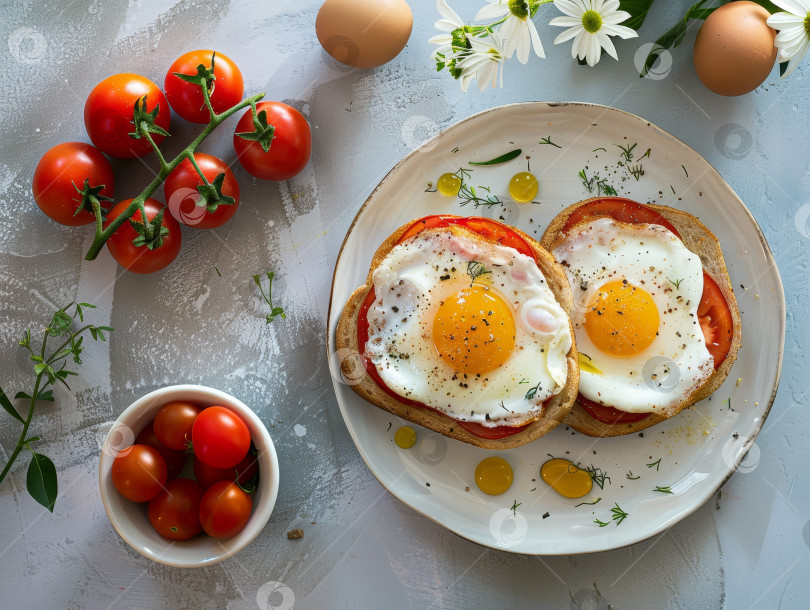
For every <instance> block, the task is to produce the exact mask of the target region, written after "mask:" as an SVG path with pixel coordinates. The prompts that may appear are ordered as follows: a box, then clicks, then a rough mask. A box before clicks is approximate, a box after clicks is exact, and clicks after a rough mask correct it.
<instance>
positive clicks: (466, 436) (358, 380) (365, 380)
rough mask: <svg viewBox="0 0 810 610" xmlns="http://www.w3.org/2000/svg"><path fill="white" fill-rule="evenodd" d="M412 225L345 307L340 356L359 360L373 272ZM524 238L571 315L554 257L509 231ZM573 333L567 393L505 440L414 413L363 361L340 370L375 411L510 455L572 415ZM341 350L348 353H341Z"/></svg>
mask: <svg viewBox="0 0 810 610" xmlns="http://www.w3.org/2000/svg"><path fill="white" fill-rule="evenodd" d="M412 225H413V222H409V223H407V224H406V225H403V226H402V227H400V228H399V229H397V230H396V231H394V232H393V233H392V234H391V235H390V236H389V237H388V239H386V240H385V241H384V242H383V243H382V245H381V246H380V247H379V248H378V249H377V252H376V253H375V254H374V257H373V259H372V261H371V266H370V270H369V273H368V276H367V278H366V283H365V284H364V285H363V286H360V287H359V288H357V290H355V291H354V293H352V295H351V296H350V297H349V300H348V302H347V303H346V306H345V307H344V309H343V312H342V314H341V316H340V319H339V320H338V325H337V330H336V333H335V346H336V348H337V350H338V353H344V354H357V353H358V340H357V323H358V313H359V311H360V308H361V305H362V303H363V301H364V300H365V298H366V296H367V295H368V293H369V291H370V290H371V289H372V288H373V287H374V282H373V280H372V275H373V273H374V270H375V269H376V268H377V267H378V266H379V265H380V263H381V262H382V261H383V259H384V258H385V257H386V256H387V255H388V253H389V252H390V251H391V249H392V248H393V247H394V246H395V245H396V243H397V241H398V240H399V238H400V237H401V236H402V234H403V233H404V232H405V231H406V230H407V229H408V228H409V227H410V226H412ZM509 229H510V230H512V231H514V232H515V233H517V234H518V235H520V237H522V238H523V239H524V240H525V241H526V243H527V244H528V245H529V246H530V247H531V248H532V250H533V251H534V255H535V259H536V260H537V263H538V267H539V268H540V270H541V271H542V272H543V275H544V276H545V278H546V281H547V283H548V286H549V288H550V289H551V291H552V292H553V293H554V296H555V298H556V299H557V302H558V303H559V304H560V306H561V307H562V308H563V310H564V311H565V312H566V314H569V313H570V311H571V305H572V297H571V289H570V287H569V285H568V280H567V278H566V276H565V272H564V270H563V268H562V267H561V266H560V265H559V264H557V262H556V261H555V260H554V257H553V256H551V254H549V253H548V252H547V251H546V250H545V249H544V248H542V247H541V246H540V244H539V243H538V242H537V241H536V240H535V239H533V238H532V237H530V236H529V235H527V234H525V233H523V232H522V231H519V230H518V229H515V228H514V227H509ZM448 230H451V231H453V232H454V233H456V234H466V235H474V236H475V237H476V238H477V239H484V238H483V237H482V236H480V235H478V234H475V233H473V232H471V231H470V230H469V229H466V228H464V227H462V226H459V225H453V226H452V227H449V228H448ZM568 327H569V332H570V333H571V342H572V343H571V349H570V350H569V352H568V354H567V364H568V378H567V380H566V384H565V387H563V389H562V390H561V391H560V393H558V394H557V395H556V396H553V397H552V398H551V399H550V400H548V401H547V403H546V405H545V406H544V407H543V410H542V412H541V414H540V415H539V416H538V419H536V420H535V421H533V422H531V423H530V424H528V426H527V427H526V428H524V429H523V430H521V431H520V432H518V433H517V434H513V435H512V436H508V437H506V438H501V439H486V438H482V437H479V436H476V435H475V434H472V433H471V432H469V431H467V430H466V429H464V428H463V427H461V426H460V425H459V422H458V421H457V420H455V419H452V418H450V417H447V416H444V415H441V414H439V413H436V412H434V411H431V410H428V409H424V408H419V407H412V406H409V405H407V404H405V403H403V402H400V401H399V400H397V399H396V398H394V397H392V396H391V395H389V394H388V393H386V392H385V391H384V390H383V389H382V388H380V386H378V385H377V383H376V382H375V381H374V380H373V379H372V377H371V376H370V375H369V374H368V373H367V372H366V369H365V365H364V358H357V357H354V358H343V359H342V361H341V363H340V366H341V370H342V372H343V374H344V376H345V377H346V378H347V379H351V380H352V381H353V382H354V383H353V385H352V386H351V388H352V389H353V390H354V391H355V392H356V393H357V394H359V395H360V396H362V397H363V398H364V399H366V400H367V401H368V402H370V403H371V404H372V405H375V406H376V407H379V408H380V409H383V410H385V411H388V412H390V413H392V414H393V415H396V416H397V417H401V418H402V419H405V420H407V421H410V422H413V423H415V424H418V425H420V426H423V427H425V428H429V429H430V430H434V431H436V432H439V433H441V434H443V435H444V436H447V437H450V438H454V439H458V440H460V441H463V442H465V443H469V444H471V445H475V446H477V447H483V448H486V449H512V448H514V447H520V446H521V445H524V444H526V443H528V442H530V441H533V440H535V439H537V438H539V437H541V436H543V435H544V434H546V433H547V432H548V431H550V430H551V429H553V428H554V427H556V426H557V425H559V424H560V423H561V422H562V421H563V420H564V419H565V417H566V416H567V415H568V413H569V411H570V410H571V407H572V405H573V403H574V400H575V399H576V396H577V390H578V388H579V364H578V356H577V351H576V340H575V338H574V329H573V327H572V326H571V323H570V320H569V323H568ZM341 350H346V351H343V352H341Z"/></svg>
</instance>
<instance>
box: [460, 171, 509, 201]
mask: <svg viewBox="0 0 810 610" xmlns="http://www.w3.org/2000/svg"><path fill="white" fill-rule="evenodd" d="M471 171H472V170H469V169H464V168H461V169H459V170H458V171H457V172H456V173H455V174H453V175H454V176H456V177H457V178H458V179H459V180H461V185H460V186H459V187H458V195H457V196H458V198H459V199H461V202H460V203H459V205H461V206H464V205H467V204H470V203H472V204H473V205H474V206H475V207H476V208H477V207H479V206H482V205H484V206H487V207H490V206H493V205H503V201H501V200H500V199H499V198H498V196H497V195H493V194H492V193H491V192H490V189H489V187H486V186H479V187H478V188H479V189H480V190H481V191H486V194H485V195H483V196H481V195H479V193H478V190H476V188H475V187H474V186H471V185H470V184H469V179H470V175H471V174H470V172H471Z"/></svg>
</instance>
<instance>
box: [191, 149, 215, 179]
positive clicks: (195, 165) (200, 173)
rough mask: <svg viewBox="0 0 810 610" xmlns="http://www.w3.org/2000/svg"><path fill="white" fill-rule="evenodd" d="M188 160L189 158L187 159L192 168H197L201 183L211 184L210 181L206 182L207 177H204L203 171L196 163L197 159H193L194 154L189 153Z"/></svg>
mask: <svg viewBox="0 0 810 610" xmlns="http://www.w3.org/2000/svg"><path fill="white" fill-rule="evenodd" d="M188 160H189V161H190V162H191V164H192V165H193V166H194V169H196V170H197V173H198V174H199V175H200V178H201V179H202V181H203V184H204V185H205V186H211V183H210V182H208V178H206V177H205V174H203V171H202V170H201V169H200V166H199V165H197V159H195V158H194V155H189V156H188Z"/></svg>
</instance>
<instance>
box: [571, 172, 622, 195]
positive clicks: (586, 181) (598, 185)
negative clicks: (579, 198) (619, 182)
mask: <svg viewBox="0 0 810 610" xmlns="http://www.w3.org/2000/svg"><path fill="white" fill-rule="evenodd" d="M579 177H580V178H582V184H583V186H584V187H585V188H586V189H588V192H589V193H593V191H594V189H595V190H596V194H597V196H598V195H601V194H603V193H604V194H605V195H609V196H611V197H615V196H616V195H618V194H619V193H618V192H617V191H616V189H615V188H613V187H612V186H610V185H609V184H608V183H607V179H605V178H601V177H600V176H599V173H598V172H597V173H595V174H594V175H593V176H591V177H590V178H588V174H587V173H586V172H585V170H584V169H581V170H579Z"/></svg>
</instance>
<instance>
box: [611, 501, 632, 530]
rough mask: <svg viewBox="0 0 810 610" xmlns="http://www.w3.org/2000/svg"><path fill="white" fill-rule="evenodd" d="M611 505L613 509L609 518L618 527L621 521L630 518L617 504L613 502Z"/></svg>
mask: <svg viewBox="0 0 810 610" xmlns="http://www.w3.org/2000/svg"><path fill="white" fill-rule="evenodd" d="M613 504H614V506H613V508H611V509H610V513H611V515H610V518H611V519H613V521H615V522H616V525H619V524H620V523H621V522H622V521H624V520H625V519H626V518H627V517H629V516H630V513H626V512H624V511H623V510H622V509H621V507H620V506H619V504H618V503H617V502H614V503H613Z"/></svg>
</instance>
